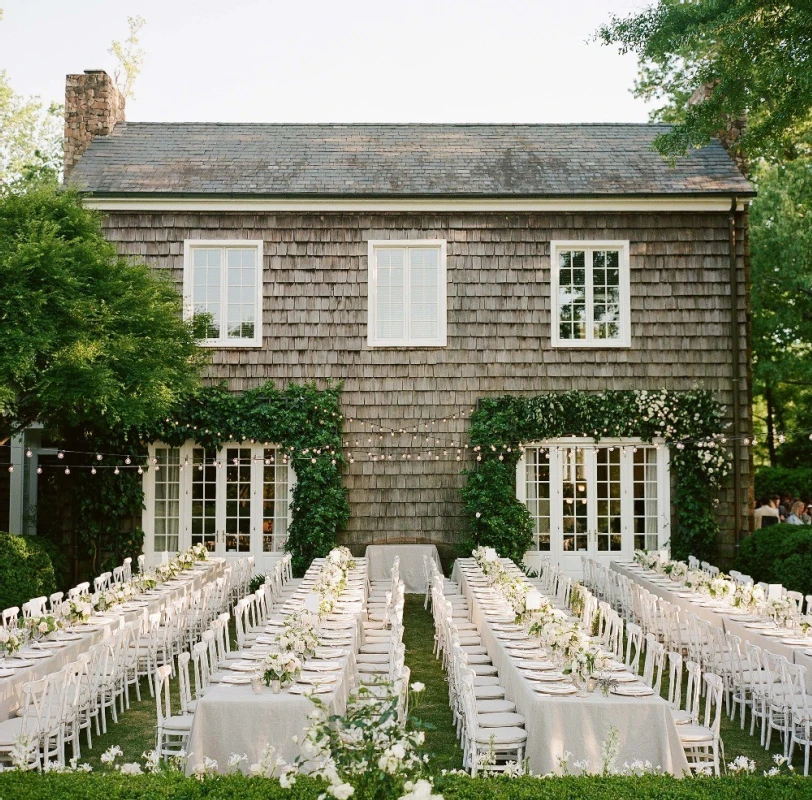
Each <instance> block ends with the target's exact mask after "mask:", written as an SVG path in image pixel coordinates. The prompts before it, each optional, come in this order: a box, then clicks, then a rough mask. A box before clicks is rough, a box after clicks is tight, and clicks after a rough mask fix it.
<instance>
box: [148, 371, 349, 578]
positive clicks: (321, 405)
mask: <svg viewBox="0 0 812 800" xmlns="http://www.w3.org/2000/svg"><path fill="white" fill-rule="evenodd" d="M340 396H341V387H340V386H335V387H329V388H327V389H322V390H320V389H317V388H316V387H315V386H314V385H310V384H307V385H301V386H299V385H293V384H291V385H289V386H288V387H287V388H286V389H284V390H281V391H280V390H278V389H275V388H274V386H273V384H271V383H267V384H265V385H264V386H261V387H259V388H257V389H252V390H250V391H247V392H243V393H242V394H235V393H233V392H229V391H228V389H227V388H226V387H225V386H224V385H217V386H208V387H203V388H201V389H199V390H197V391H196V392H194V394H192V395H191V396H190V397H188V398H187V399H186V400H185V401H184V402H183V403H181V404H179V406H178V408H177V411H176V413H175V414H173V415H171V416H169V417H167V418H166V419H165V420H163V421H162V422H161V423H160V424H159V425H158V426H157V427H156V428H155V429H153V430H150V431H148V432H146V431H144V432H140V433H139V435H138V438H139V439H140V440H141V441H142V442H152V441H161V442H165V443H166V444H171V445H175V446H179V445H181V444H183V443H184V442H185V441H188V440H190V439H191V440H194V441H195V442H196V443H197V444H199V445H201V446H202V447H205V448H211V449H215V448H218V447H221V446H223V445H225V444H228V443H229V442H233V443H237V442H258V443H265V442H267V443H268V444H272V445H278V446H279V447H281V448H282V449H283V450H284V451H285V452H286V453H287V456H288V458H290V459H292V464H293V468H294V470H295V472H296V484H295V486H294V489H293V497H292V500H291V516H290V520H291V521H290V525H289V527H288V541H287V545H286V549H287V551H288V552H290V553H291V554H292V555H293V568H294V571H296V572H297V573H298V574H301V573H303V572H304V570H305V569H307V567H308V566H309V565H310V562H311V561H312V560H313V559H314V558H316V557H317V556H324V555H326V554H327V553H328V552H329V551H330V549H331V548H332V547H333V546H334V545H335V542H336V534H337V533H338V532H339V531H340V530H341V529H342V528H343V527H344V526H345V525H346V522H347V518H348V516H349V506H348V503H347V495H346V492H345V490H344V488H343V487H342V485H341V467H342V465H343V463H344V458H343V456H342V453H341V447H342V439H341V435H342V430H343V416H342V414H341V412H340V410H339V400H340Z"/></svg>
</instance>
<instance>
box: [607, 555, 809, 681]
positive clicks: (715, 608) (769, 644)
mask: <svg viewBox="0 0 812 800" xmlns="http://www.w3.org/2000/svg"><path fill="white" fill-rule="evenodd" d="M610 568H611V569H612V570H614V571H615V572H617V573H618V574H620V575H624V576H625V577H627V578H629V579H630V580H632V581H634V582H635V583H638V584H640V585H641V586H642V587H643V588H644V589H647V590H648V591H649V592H651V593H652V594H655V595H657V597H661V598H662V599H663V600H667V601H668V602H669V603H673V604H674V605H676V606H678V607H679V608H680V610H681V611H683V612H685V613H689V614H696V615H697V616H698V617H700V618H702V619H706V620H707V621H708V622H710V623H711V624H712V625H716V626H718V627H720V628H722V630H723V631H724V632H725V633H732V634H734V635H735V636H738V637H739V638H740V639H741V640H742V642H751V643H752V644H756V645H758V646H759V647H761V648H762V649H764V650H768V651H769V652H771V653H775V654H776V655H780V656H784V657H785V658H787V659H788V660H789V661H790V662H791V663H795V664H803V665H804V666H805V667H806V689H807V691H808V692H812V638H810V639H809V641H808V643H806V644H801V645H796V644H791V643H790V642H788V641H785V640H792V639H794V638H795V637H797V634H795V633H793V632H792V631H789V630H783V629H781V628H778V627H777V626H765V625H763V624H761V623H759V622H757V621H756V620H755V619H754V618H753V616H752V615H749V614H745V613H743V612H740V611H737V610H736V609H735V608H732V607H731V606H728V605H726V604H725V603H722V602H718V601H716V602H715V601H713V600H712V599H710V598H708V597H706V596H704V595H702V594H700V593H699V592H693V591H691V590H690V589H686V588H685V587H684V586H682V585H680V584H677V583H675V582H674V581H671V580H670V579H669V578H668V577H667V576H665V575H661V574H659V573H657V572H654V571H652V570H647V569H644V568H642V567H641V566H639V565H638V564H634V563H621V562H618V561H612V562H611V564H610ZM750 626H759V627H750ZM807 651H809V652H807Z"/></svg>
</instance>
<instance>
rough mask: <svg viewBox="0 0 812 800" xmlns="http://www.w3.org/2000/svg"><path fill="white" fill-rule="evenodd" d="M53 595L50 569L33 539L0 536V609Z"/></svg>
mask: <svg viewBox="0 0 812 800" xmlns="http://www.w3.org/2000/svg"><path fill="white" fill-rule="evenodd" d="M55 591H56V581H55V578H54V568H53V565H52V564H51V559H50V558H49V557H48V554H47V552H45V550H44V549H43V548H42V546H41V545H40V543H39V542H38V541H37V540H36V539H35V538H34V537H33V536H12V534H10V533H0V608H11V606H18V607H19V606H21V605H22V604H23V603H26V602H28V601H29V600H30V599H31V598H32V597H41V596H43V595H45V596H46V597H47V596H48V595H49V594H52V593H53V592H55Z"/></svg>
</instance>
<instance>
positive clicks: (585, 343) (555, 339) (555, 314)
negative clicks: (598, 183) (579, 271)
mask: <svg viewBox="0 0 812 800" xmlns="http://www.w3.org/2000/svg"><path fill="white" fill-rule="evenodd" d="M559 250H618V251H620V255H619V258H618V261H619V266H620V337H619V338H618V339H593V338H592V324H591V320H590V321H589V324H588V325H587V338H586V339H562V338H561V336H560V328H559V321H560V320H559V315H560V313H561V310H560V308H559V297H558V288H559V285H558V251H559ZM629 273H630V265H629V241H628V240H627V239H626V240H615V241H612V240H597V239H596V240H591V239H590V240H587V239H579V240H564V239H554V240H552V241H551V242H550V332H551V339H552V341H551V344H552V346H553V347H580V348H621V347H631V344H632V342H631V338H632V337H631V319H630V317H631V306H630V290H629ZM586 291H587V310H590V309H591V308H592V280H591V275H590V280H589V282H588V283H587V286H586Z"/></svg>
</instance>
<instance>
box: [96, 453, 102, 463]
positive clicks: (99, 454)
mask: <svg viewBox="0 0 812 800" xmlns="http://www.w3.org/2000/svg"><path fill="white" fill-rule="evenodd" d="M103 458H104V456H103V455H102V454H101V453H96V461H101V460H102V459H103Z"/></svg>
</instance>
